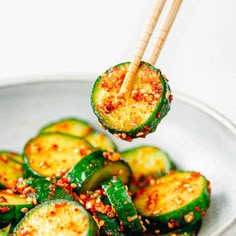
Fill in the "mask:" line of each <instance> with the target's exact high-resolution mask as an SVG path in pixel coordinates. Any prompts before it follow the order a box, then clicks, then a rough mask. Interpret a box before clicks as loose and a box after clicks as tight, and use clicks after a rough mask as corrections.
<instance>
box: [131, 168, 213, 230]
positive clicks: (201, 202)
mask: <svg viewBox="0 0 236 236" xmlns="http://www.w3.org/2000/svg"><path fill="white" fill-rule="evenodd" d="M178 172H180V173H181V172H185V171H181V170H178ZM202 177H203V178H204V182H205V183H204V188H203V191H202V193H201V195H200V196H199V197H198V198H196V199H194V200H193V201H192V202H190V203H188V204H186V205H185V206H183V207H181V208H178V209H177V210H175V211H172V212H168V213H165V214H162V215H157V216H146V215H144V214H142V213H141V211H139V210H138V209H137V210H138V212H139V213H140V214H141V215H142V219H143V220H144V224H145V222H146V221H145V219H147V220H148V221H149V222H150V224H145V226H146V227H148V228H149V230H150V231H154V230H156V229H158V230H160V231H161V233H168V232H170V231H172V229H170V228H169V227H168V223H169V222H170V221H171V220H174V221H176V222H178V227H176V230H177V229H180V228H184V227H187V226H188V225H192V224H195V223H196V222H198V221H199V220H201V219H202V217H203V213H204V214H205V213H206V211H207V209H208V208H209V206H210V192H209V189H208V187H207V186H208V183H207V179H206V178H205V177H204V176H202ZM134 201H135V200H134ZM195 207H198V208H199V210H196V209H195ZM190 212H192V213H193V216H194V219H193V220H192V221H191V222H190V223H186V221H185V220H184V215H186V214H188V213H190Z"/></svg>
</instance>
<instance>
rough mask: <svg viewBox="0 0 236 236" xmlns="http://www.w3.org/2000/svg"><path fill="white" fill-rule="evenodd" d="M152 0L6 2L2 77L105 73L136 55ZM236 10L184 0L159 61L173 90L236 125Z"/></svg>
mask: <svg viewBox="0 0 236 236" xmlns="http://www.w3.org/2000/svg"><path fill="white" fill-rule="evenodd" d="M152 2H153V1H152V0H142V1H141V0H136V1H135V0H120V1H112V0H99V1H95V0H94V1H91V0H86V1H84V0H83V1H82V0H70V1H68V0H64V1H62V0H55V1H54V0H40V1H34V0H21V1H10V0H9V1H6V0H0V82H1V81H3V80H5V81H6V80H11V79H15V78H17V77H24V76H34V75H41V74H43V75H54V74H77V73H88V72H89V73H96V74H100V73H102V72H103V71H105V70H106V69H107V68H109V67H110V66H111V65H115V64H118V63H120V62H123V61H128V60H130V59H131V57H132V54H133V52H134V50H135V47H136V44H137V42H138V40H139V38H140V35H141V33H142V31H143V28H144V24H145V23H146V20H147V16H148V14H149V11H150V9H151V6H152ZM235 9H236V1H234V0H225V1H222V0H195V1H193V0H184V1H183V4H182V6H181V9H180V11H179V14H178V16H177V19H176V21H175V23H174V25H173V28H172V30H171V32H170V34H169V37H168V39H167V41H166V43H165V45H164V48H163V51H162V53H161V55H160V57H159V60H158V62H157V65H156V67H158V68H161V70H162V71H163V73H165V74H166V76H167V77H168V78H169V80H170V84H171V87H172V89H173V90H179V91H182V92H185V93H187V94H189V95H191V96H193V97H195V98H198V99H199V100H201V101H203V102H205V103H207V104H208V105H210V106H211V107H212V108H214V109H216V110H218V111H220V112H221V113H222V114H223V115H225V116H227V117H228V118H229V119H231V120H232V121H233V122H235V123H236V93H235V88H236V72H235V71H236V70H235V66H236V59H235V57H236V56H235V55H236V47H235V42H236V27H235V22H236V14H235ZM148 51H149V50H148ZM148 51H147V53H148ZM144 60H145V58H144ZM94 79H95V78H94Z"/></svg>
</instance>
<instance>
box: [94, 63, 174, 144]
mask: <svg viewBox="0 0 236 236" xmlns="http://www.w3.org/2000/svg"><path fill="white" fill-rule="evenodd" d="M129 64H130V63H129V62H126V63H121V64H118V65H116V66H114V67H111V68H110V69H108V70H107V71H106V72H105V73H104V74H102V75H100V76H99V77H98V78H97V80H96V82H95V84H94V87H93V89H92V95H91V105H92V108H93V111H94V113H95V115H96V116H97V117H98V120H99V122H100V123H101V125H102V126H103V127H104V128H105V129H107V130H108V131H109V132H111V133H112V134H113V135H115V136H116V137H118V138H120V139H123V140H126V141H132V139H134V138H139V137H145V136H146V135H147V134H149V133H151V132H154V131H155V130H156V128H157V125H158V124H159V123H160V121H161V120H162V118H163V117H164V116H165V115H166V114H167V113H168V111H169V110H170V103H171V100H172V94H171V90H170V86H169V84H168V82H167V79H166V78H165V76H164V75H163V74H162V73H161V71H160V70H159V69H156V68H155V67H154V66H152V65H151V64H149V63H147V62H141V63H140V65H139V67H138V70H137V72H136V74H135V83H134V85H133V87H132V89H131V92H130V95H129V96H126V97H123V96H120V94H119V91H120V88H121V85H122V82H123V80H124V78H125V75H126V73H127V70H128V67H129Z"/></svg>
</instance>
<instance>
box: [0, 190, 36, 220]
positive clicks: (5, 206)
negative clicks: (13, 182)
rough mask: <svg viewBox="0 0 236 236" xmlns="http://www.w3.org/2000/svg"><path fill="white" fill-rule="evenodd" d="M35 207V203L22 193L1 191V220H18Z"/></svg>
mask: <svg viewBox="0 0 236 236" xmlns="http://www.w3.org/2000/svg"><path fill="white" fill-rule="evenodd" d="M33 207H34V205H33V203H32V202H31V201H29V200H28V199H27V198H26V197H24V196H22V195H18V194H14V193H12V192H9V191H7V190H1V191H0V222H4V223H15V222H18V221H19V220H20V219H21V218H22V217H23V216H24V215H25V213H26V212H27V211H28V210H30V209H31V208H33Z"/></svg>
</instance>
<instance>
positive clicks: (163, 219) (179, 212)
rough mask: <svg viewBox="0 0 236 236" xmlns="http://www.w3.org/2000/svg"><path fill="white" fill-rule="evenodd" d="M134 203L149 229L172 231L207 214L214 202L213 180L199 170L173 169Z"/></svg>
mask: <svg viewBox="0 0 236 236" xmlns="http://www.w3.org/2000/svg"><path fill="white" fill-rule="evenodd" d="M134 205H135V207H136V209H137V211H138V212H139V213H140V214H141V215H142V217H143V219H144V223H145V224H146V227H147V228H148V229H149V230H153V231H159V232H160V233H166V232H170V231H173V230H174V229H178V228H182V227H185V226H187V225H188V224H194V223H195V222H197V221H198V220H200V219H201V218H202V216H203V215H205V213H206V211H207V209H208V207H209V205H210V189H209V182H208V181H207V179H206V178H205V177H204V176H203V175H201V174H200V173H198V172H191V171H171V172H170V173H169V174H167V175H165V176H163V177H160V178H159V179H157V180H156V181H155V183H154V184H151V185H149V186H147V187H145V188H144V189H141V190H140V191H139V192H137V193H136V196H135V198H134Z"/></svg>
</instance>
